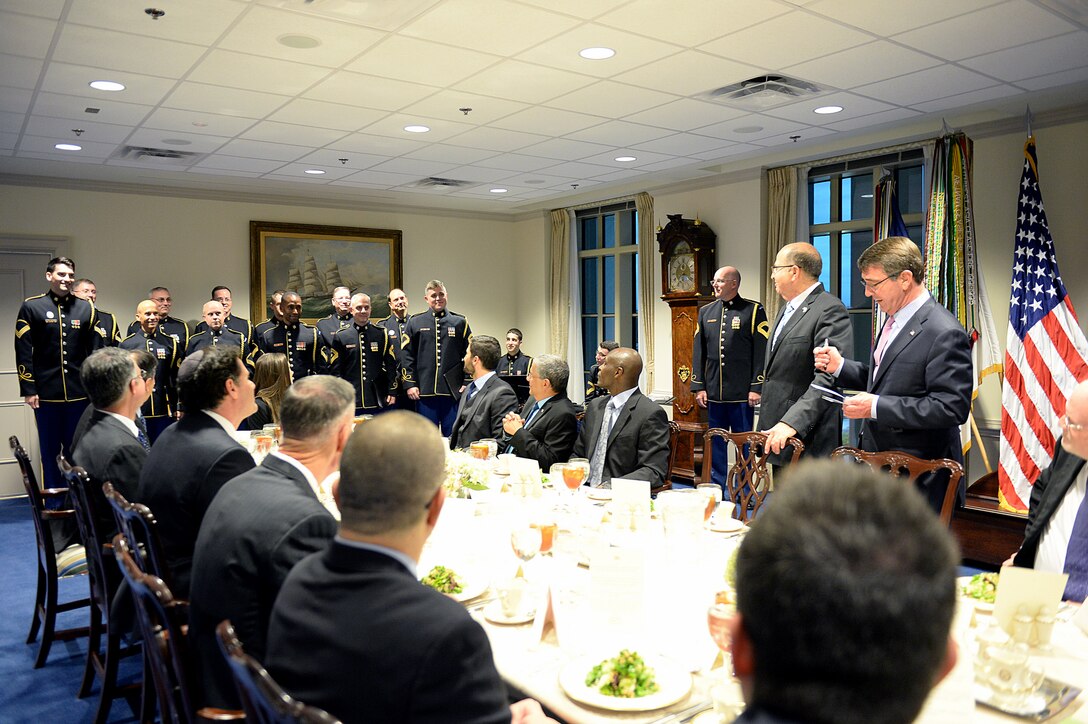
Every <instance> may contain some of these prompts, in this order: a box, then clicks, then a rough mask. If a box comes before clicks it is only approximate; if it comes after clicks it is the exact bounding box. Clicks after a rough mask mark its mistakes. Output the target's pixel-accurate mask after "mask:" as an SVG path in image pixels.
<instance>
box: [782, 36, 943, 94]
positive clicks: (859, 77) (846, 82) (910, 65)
mask: <svg viewBox="0 0 1088 724" xmlns="http://www.w3.org/2000/svg"><path fill="white" fill-rule="evenodd" d="M940 63H941V61H940V60H938V59H936V58H934V57H932V56H929V55H923V54H922V53H919V52H917V51H915V50H911V49H909V48H904V47H902V46H901V45H896V44H895V43H889V42H887V41H884V40H879V41H877V42H875V43H868V44H866V45H859V46H858V47H856V48H850V49H849V50H844V51H842V52H839V53H833V54H831V55H825V56H824V57H822V58H817V59H816V60H810V61H808V62H806V63H800V64H798V65H792V66H790V67H788V68H785V69H784V70H785V71H786V73H788V74H789V75H791V76H793V77H795V78H801V79H802V80H807V81H812V82H813V83H816V84H817V85H821V86H825V87H829V88H841V89H848V88H854V87H856V86H859V85H864V84H865V83H875V82H877V81H880V80H887V79H888V78H894V77H896V76H899V75H904V74H905V73H912V72H914V71H916V70H924V69H925V68H932V67H933V66H935V65H940Z"/></svg>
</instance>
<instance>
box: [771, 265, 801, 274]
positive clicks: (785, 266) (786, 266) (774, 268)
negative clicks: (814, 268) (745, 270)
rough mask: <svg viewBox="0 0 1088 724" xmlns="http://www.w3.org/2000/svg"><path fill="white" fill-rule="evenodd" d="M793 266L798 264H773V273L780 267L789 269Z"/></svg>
mask: <svg viewBox="0 0 1088 724" xmlns="http://www.w3.org/2000/svg"><path fill="white" fill-rule="evenodd" d="M791 266H797V265H796V264H774V265H772V266H771V273H772V274H774V273H775V272H776V271H777V270H779V269H789V268H790V267H791Z"/></svg>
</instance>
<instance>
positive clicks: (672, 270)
mask: <svg viewBox="0 0 1088 724" xmlns="http://www.w3.org/2000/svg"><path fill="white" fill-rule="evenodd" d="M669 291H671V292H693V291H695V255H694V254H690V253H688V254H677V255H676V256H674V257H673V258H672V259H671V260H669Z"/></svg>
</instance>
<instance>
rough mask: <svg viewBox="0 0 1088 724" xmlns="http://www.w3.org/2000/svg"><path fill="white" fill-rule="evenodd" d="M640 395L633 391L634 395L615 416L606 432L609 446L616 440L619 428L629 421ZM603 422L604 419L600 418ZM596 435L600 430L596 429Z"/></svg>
mask: <svg viewBox="0 0 1088 724" xmlns="http://www.w3.org/2000/svg"><path fill="white" fill-rule="evenodd" d="M640 394H641V393H640V392H639V391H638V390H635V394H633V395H631V397H629V398H628V400H627V404H626V405H624V406H623V409H622V410H620V411H619V414H617V415H616V421H615V422H613V423H612V429H611V430H609V432H608V444H609V445H611V444H612V441H613V440H615V439H616V435H618V434H619V432H620V428H622V427H623V426H624V425H626V424H627V421H628V420H630V419H631V410H632V409H633V408H634V406H635V403H636V402H637V401H638V400H637V398H638V396H639V395H640ZM601 420H602V421H603V420H604V418H603V417H602V418H601ZM597 434H598V435H600V434H601V429H600V428H597Z"/></svg>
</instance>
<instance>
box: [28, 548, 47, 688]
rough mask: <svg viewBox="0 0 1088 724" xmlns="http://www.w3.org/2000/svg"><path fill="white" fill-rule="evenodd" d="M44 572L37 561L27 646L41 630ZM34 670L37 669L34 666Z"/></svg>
mask: <svg viewBox="0 0 1088 724" xmlns="http://www.w3.org/2000/svg"><path fill="white" fill-rule="evenodd" d="M45 578H46V576H45V571H44V570H43V569H42V564H41V561H40V560H39V561H38V587H37V590H36V591H35V593H34V617H33V618H32V619H30V633H29V634H27V637H26V642H27V643H28V644H32V643H34V640H35V639H36V638H38V629H39V628H41V623H42V619H41V612H42V610H43V608H44V607H45ZM34 668H37V666H35V667H34Z"/></svg>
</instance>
